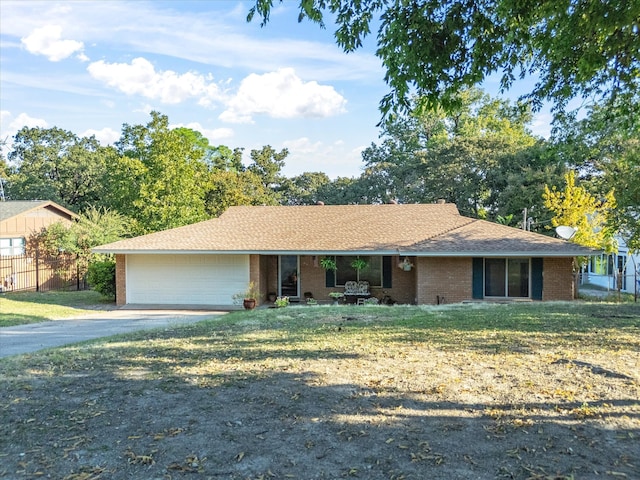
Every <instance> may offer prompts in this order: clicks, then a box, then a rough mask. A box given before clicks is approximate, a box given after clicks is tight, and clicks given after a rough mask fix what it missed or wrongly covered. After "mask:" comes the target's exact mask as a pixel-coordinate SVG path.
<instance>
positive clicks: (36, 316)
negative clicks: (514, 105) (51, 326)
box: [0, 290, 114, 327]
mask: <svg viewBox="0 0 640 480" xmlns="http://www.w3.org/2000/svg"><path fill="white" fill-rule="evenodd" d="M112 306H114V303H113V301H111V300H109V299H105V298H104V297H102V296H101V295H100V294H99V293H98V292H94V291H92V290H86V291H80V292H16V293H3V294H1V295H0V327H9V326H12V325H22V324H26V323H36V322H44V321H47V320H54V319H58V318H69V317H74V316H77V315H83V314H85V313H91V312H94V311H96V310H106V309H108V308H110V307H112Z"/></svg>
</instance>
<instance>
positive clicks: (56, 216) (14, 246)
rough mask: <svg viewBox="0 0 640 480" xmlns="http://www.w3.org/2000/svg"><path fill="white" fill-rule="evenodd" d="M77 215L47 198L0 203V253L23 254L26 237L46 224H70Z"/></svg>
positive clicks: (0, 254)
mask: <svg viewBox="0 0 640 480" xmlns="http://www.w3.org/2000/svg"><path fill="white" fill-rule="evenodd" d="M74 218H76V214H75V213H73V212H72V211H70V210H67V209H66V208H64V207H62V206H60V205H58V204H57V203H54V202H50V201H46V200H24V201H23V200H16V201H6V202H0V256H5V257H6V256H14V255H24V250H25V245H26V240H27V238H29V236H30V235H31V234H33V233H37V232H39V231H40V230H42V229H43V228H46V227H48V226H49V225H51V224H53V223H56V222H62V223H63V224H65V225H70V224H71V223H72V222H73V219H74Z"/></svg>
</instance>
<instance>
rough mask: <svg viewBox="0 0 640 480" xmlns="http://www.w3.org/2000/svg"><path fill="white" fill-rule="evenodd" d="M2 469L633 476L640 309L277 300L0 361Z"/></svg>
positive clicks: (160, 474) (66, 473)
mask: <svg viewBox="0 0 640 480" xmlns="http://www.w3.org/2000/svg"><path fill="white" fill-rule="evenodd" d="M0 382H1V383H2V386H3V388H2V390H1V391H0V478H11V479H14V478H17V479H20V478H58V479H66V480H89V479H116V480H117V479H130V478H152V479H179V478H198V479H200V478H202V479H208V478H211V479H214V478H215V479H218V478H226V479H270V478H274V479H280V478H298V479H335V478H363V479H365V478H366V479H395V480H400V479H410V478H413V479H423V478H433V479H469V478H474V479H493V478H505V479H507V478H508V479H514V478H515V479H538V480H542V479H583V478H615V479H620V478H629V479H631V478H639V477H640V460H638V459H639V458H640V307H639V306H638V305H635V304H623V305H615V304H607V303H582V302H576V303H571V304H569V303H557V304H539V303H534V304H513V305H487V304H480V305H458V306H443V307H430V308H419V307H401V306H396V307H355V306H351V307H324V306H323V307H287V308H283V309H264V310H255V311H250V312H244V311H243V312H234V313H231V314H229V315H227V316H225V317H223V318H222V319H221V320H216V321H208V322H203V323H200V324H197V325H193V326H189V327H183V328H172V329H167V330H163V331H157V332H153V333H149V332H146V333H139V334H134V335H129V336H127V337H119V338H113V339H109V340H104V341H98V342H92V343H86V344H81V345H75V346H69V347H65V348H60V349H56V350H51V351H48V352H42V353H39V354H34V355H26V356H22V357H12V358H7V359H4V360H0Z"/></svg>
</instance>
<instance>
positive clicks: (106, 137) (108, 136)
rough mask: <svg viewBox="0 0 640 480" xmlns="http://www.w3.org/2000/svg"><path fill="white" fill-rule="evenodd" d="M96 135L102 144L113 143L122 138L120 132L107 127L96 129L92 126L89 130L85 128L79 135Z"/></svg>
mask: <svg viewBox="0 0 640 480" xmlns="http://www.w3.org/2000/svg"><path fill="white" fill-rule="evenodd" d="M92 135H93V136H95V137H96V139H97V140H98V141H99V142H100V145H103V146H106V145H113V144H114V143H115V142H116V141H118V139H119V138H120V132H117V131H115V130H114V129H113V128H109V127H105V128H103V129H101V130H94V129H92V128H90V129H89V130H85V131H84V132H82V133H81V134H80V135H79V136H80V137H90V136H92Z"/></svg>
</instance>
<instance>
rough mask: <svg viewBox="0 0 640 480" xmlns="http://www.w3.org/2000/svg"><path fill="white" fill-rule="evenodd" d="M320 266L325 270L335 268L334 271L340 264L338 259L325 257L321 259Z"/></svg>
mask: <svg viewBox="0 0 640 480" xmlns="http://www.w3.org/2000/svg"><path fill="white" fill-rule="evenodd" d="M320 266H321V267H322V268H324V269H325V270H333V271H334V272H335V271H336V270H337V269H338V265H337V264H336V260H335V259H334V258H331V257H324V258H323V259H321V260H320Z"/></svg>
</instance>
